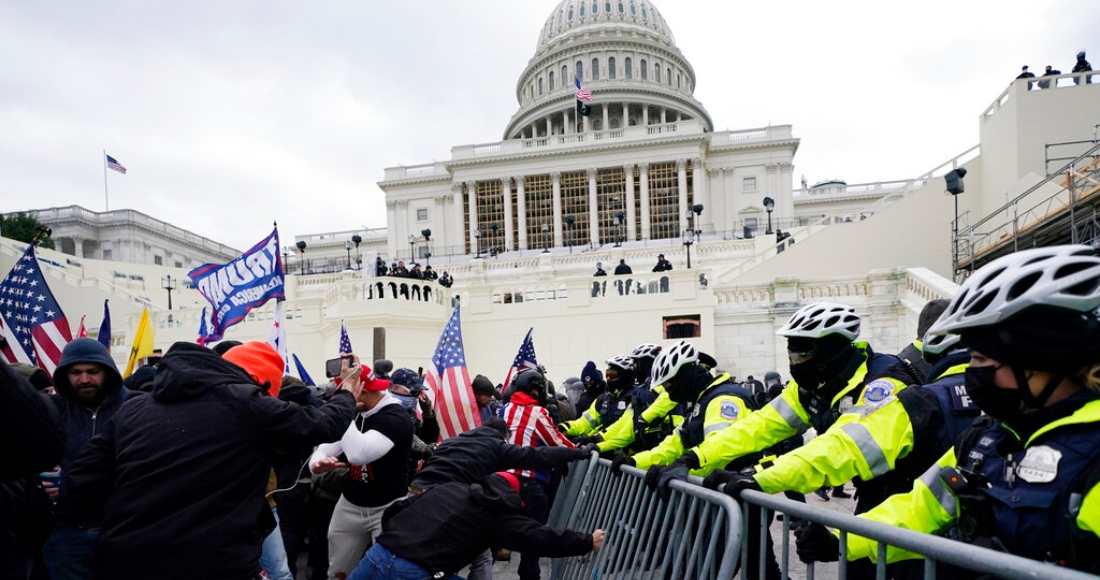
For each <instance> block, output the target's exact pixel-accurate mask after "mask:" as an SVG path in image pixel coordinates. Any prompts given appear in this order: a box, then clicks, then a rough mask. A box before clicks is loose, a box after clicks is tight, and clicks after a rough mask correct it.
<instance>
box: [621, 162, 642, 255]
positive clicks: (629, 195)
mask: <svg viewBox="0 0 1100 580" xmlns="http://www.w3.org/2000/svg"><path fill="white" fill-rule="evenodd" d="M623 174H624V175H625V177H626V239H627V240H628V241H631V242H633V241H635V240H637V239H638V228H637V227H635V226H634V218H635V213H634V166H633V165H624V166H623Z"/></svg>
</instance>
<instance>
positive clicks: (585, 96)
mask: <svg viewBox="0 0 1100 580" xmlns="http://www.w3.org/2000/svg"><path fill="white" fill-rule="evenodd" d="M573 84H575V85H577V92H576V93H575V94H576V95H577V98H578V99H580V100H582V101H591V100H592V91H590V90H588V89H582V88H581V79H579V78H577V77H573Z"/></svg>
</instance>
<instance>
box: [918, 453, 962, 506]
mask: <svg viewBox="0 0 1100 580" xmlns="http://www.w3.org/2000/svg"><path fill="white" fill-rule="evenodd" d="M941 469H942V468H941V467H940V465H939V464H938V463H934V464H932V467H929V468H928V470H927V471H925V472H924V473H923V474H921V476H920V482H921V483H923V484H924V485H926V486H928V491H930V492H932V495H933V497H935V498H936V501H937V502H939V504H940V507H942V508H943V511H945V512H947V515H948V516H949V517H951V518H955V517H957V514H956V513H955V505H956V503H955V494H953V493H951V489H950V488H948V487H947V484H946V483H944V481H943V477H941V476H940V470H941Z"/></svg>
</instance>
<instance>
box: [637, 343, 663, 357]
mask: <svg viewBox="0 0 1100 580" xmlns="http://www.w3.org/2000/svg"><path fill="white" fill-rule="evenodd" d="M659 354H661V345H659V344H651V343H648V342H643V343H642V344H639V345H638V346H636V347H634V352H632V353H630V356H631V357H632V358H652V359H655V358H657V355H659Z"/></svg>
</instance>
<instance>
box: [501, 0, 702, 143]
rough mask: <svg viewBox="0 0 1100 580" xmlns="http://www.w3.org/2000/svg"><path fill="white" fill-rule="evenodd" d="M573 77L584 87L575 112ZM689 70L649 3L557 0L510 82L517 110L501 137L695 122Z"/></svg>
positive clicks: (697, 108)
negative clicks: (587, 97) (582, 105)
mask: <svg viewBox="0 0 1100 580" xmlns="http://www.w3.org/2000/svg"><path fill="white" fill-rule="evenodd" d="M574 78H579V79H580V81H581V85H582V87H583V88H584V89H585V90H588V91H591V92H592V94H593V99H592V101H591V103H590V105H591V112H590V114H589V115H588V116H587V117H582V116H580V115H578V114H577V111H576V106H575V105H576V100H575V96H574V91H575V90H576V89H575V86H574ZM694 91H695V70H694V69H693V68H692V67H691V63H689V62H688V61H687V59H686V58H684V55H683V54H682V53H681V52H680V49H679V48H677V46H676V40H675V37H674V36H673V34H672V30H671V29H670V28H669V26H668V23H667V22H665V19H664V18H663V17H662V16H661V13H660V12H659V11H658V10H657V8H656V7H654V6H653V4H652V3H651V2H649V0H563V1H562V2H561V3H559V4H558V5H557V7H555V8H554V10H553V11H552V12H551V13H550V16H549V17H548V18H547V19H546V24H545V25H544V26H543V28H542V31H541V33H540V34H539V38H538V42H537V44H536V46H535V55H534V56H533V57H532V58H531V60H530V61H529V62H528V63H527V67H526V68H525V69H524V71H523V73H522V74H521V75H520V78H519V80H518V81H517V83H516V99H517V100H518V101H519V105H520V108H519V111H517V112H516V114H515V115H513V116H512V119H511V120H510V121H509V123H508V127H507V129H505V133H504V138H505V139H531V138H540V137H548V136H552V135H569V134H575V133H581V132H587V131H608V130H616V129H620V128H622V127H627V126H636V125H660V124H665V123H674V122H678V121H684V120H689V119H698V120H699V121H700V122H701V123H702V124H703V126H704V127H705V129H706V130H707V131H711V130H712V129H713V123H712V122H711V119H710V115H709V114H708V113H707V111H706V109H705V108H704V107H703V105H702V104H701V103H699V101H697V100H696V99H695V97H694V96H693V93H694Z"/></svg>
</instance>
